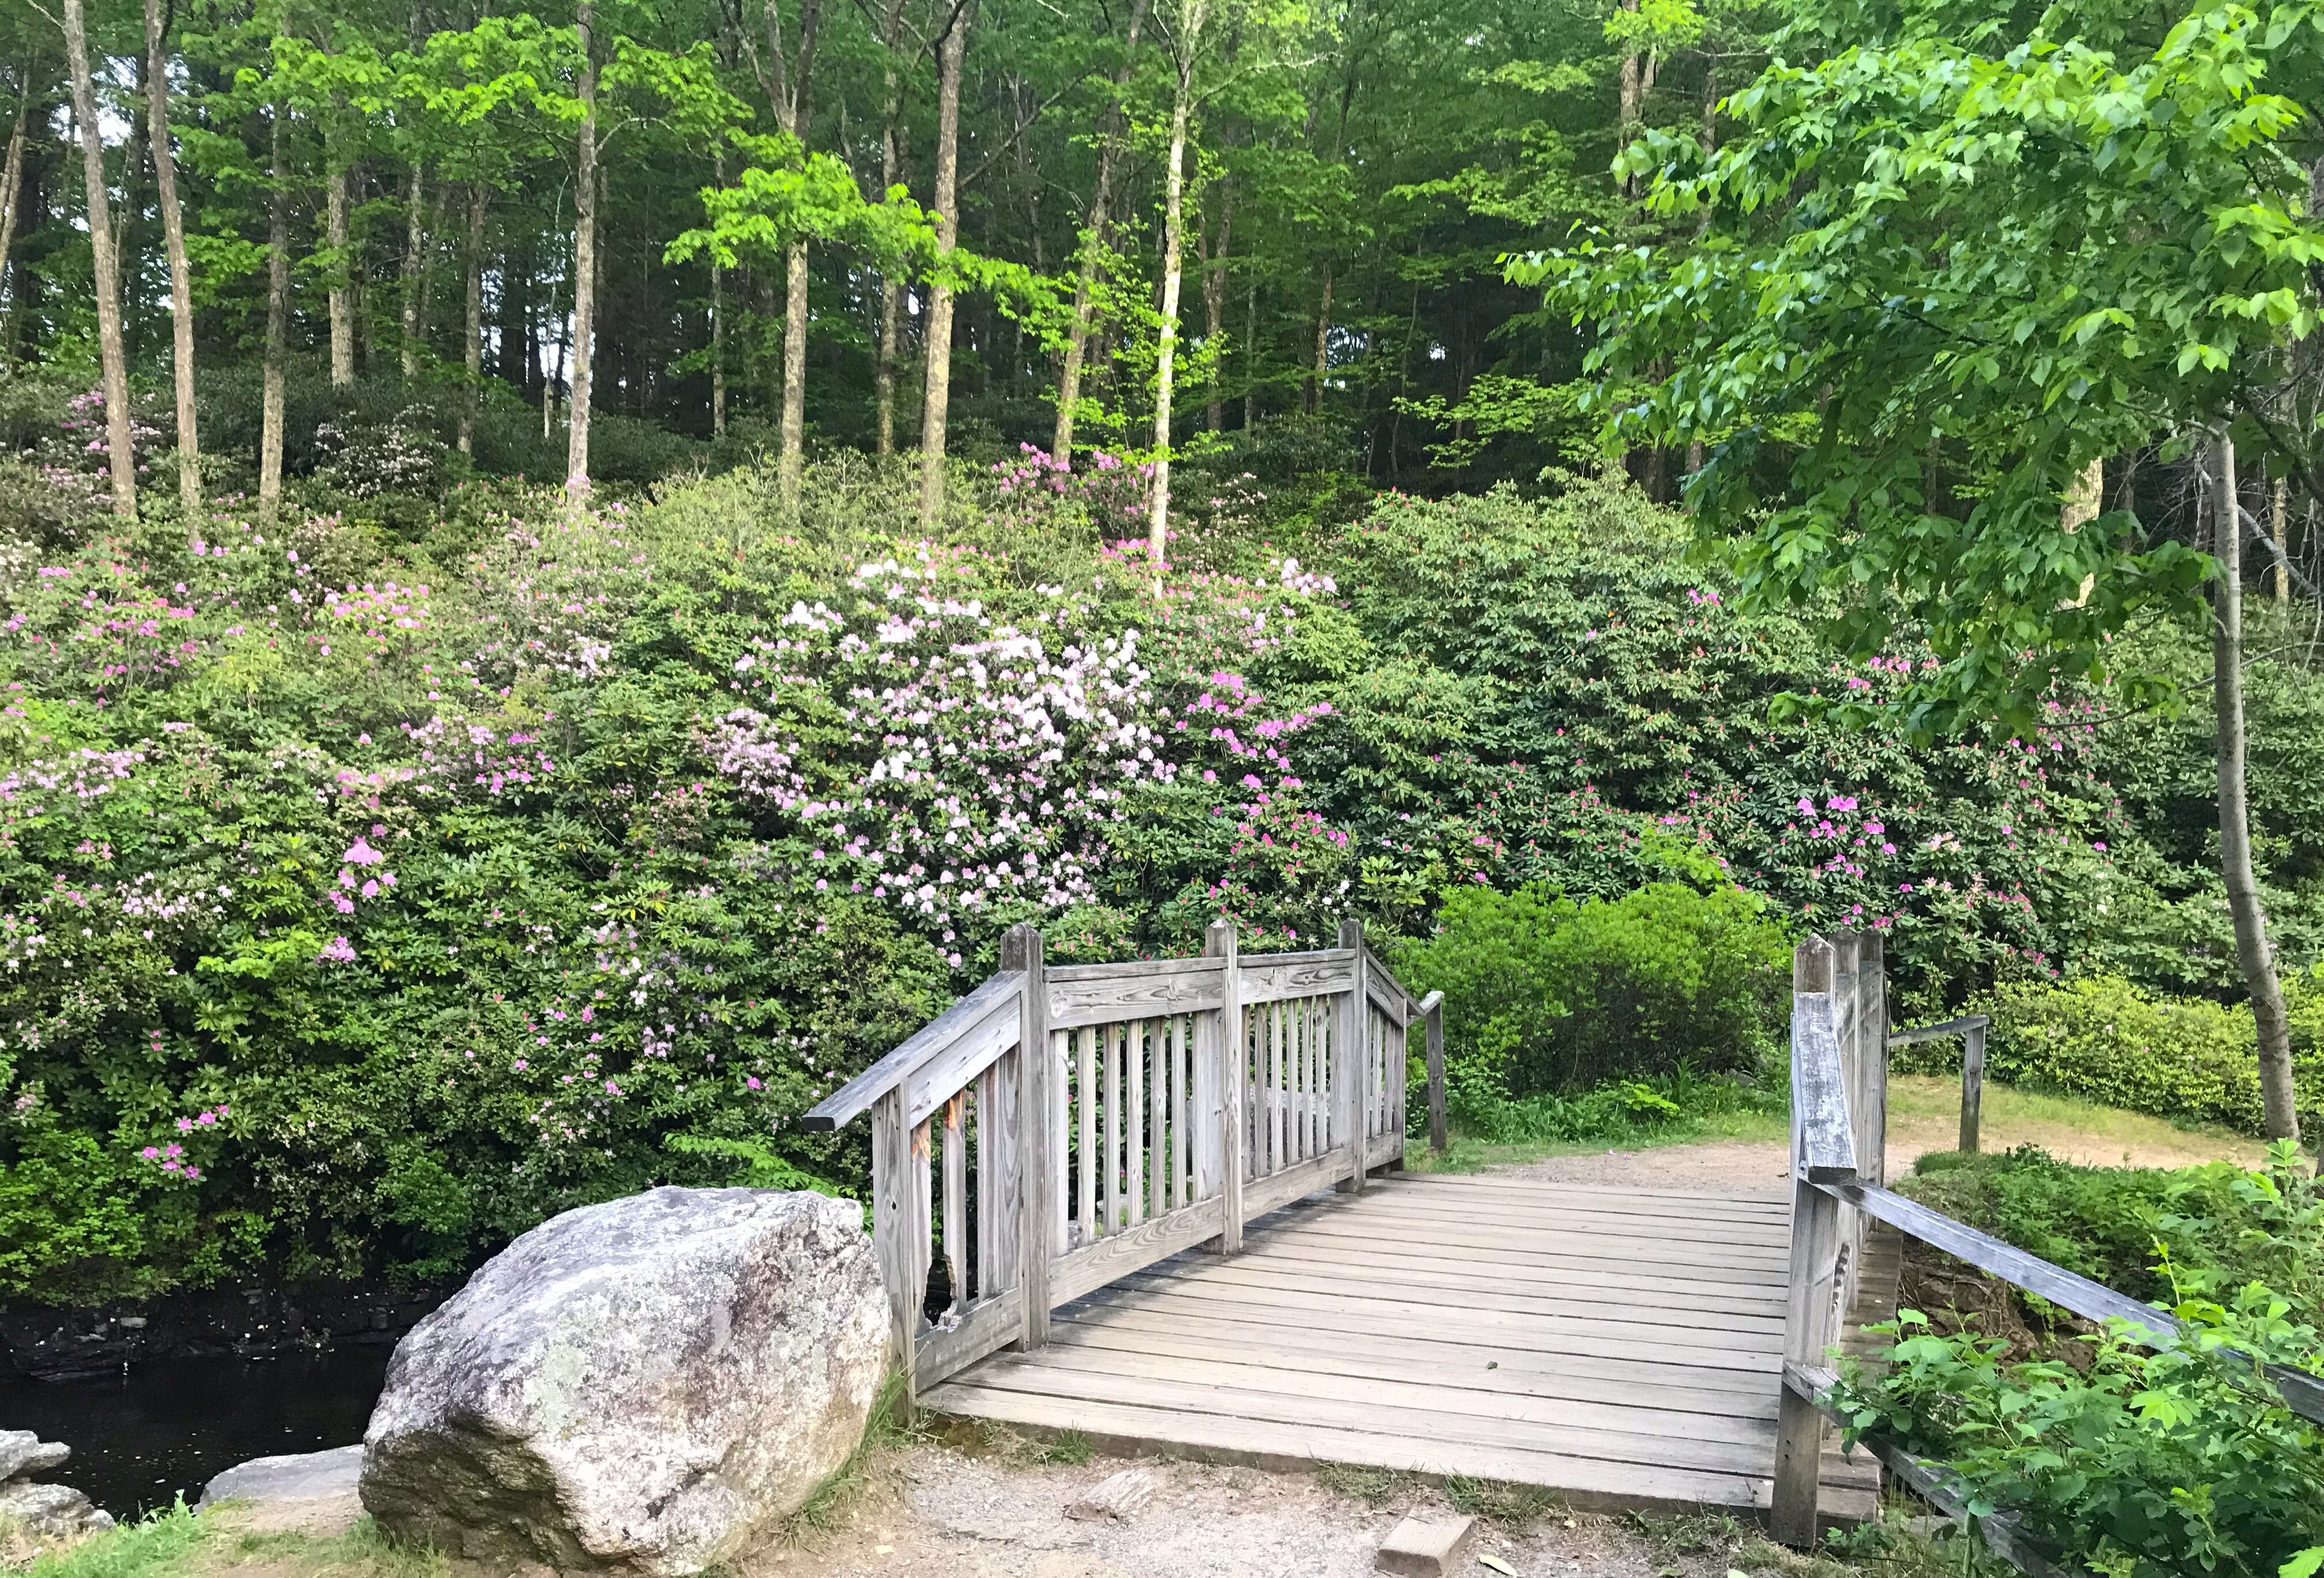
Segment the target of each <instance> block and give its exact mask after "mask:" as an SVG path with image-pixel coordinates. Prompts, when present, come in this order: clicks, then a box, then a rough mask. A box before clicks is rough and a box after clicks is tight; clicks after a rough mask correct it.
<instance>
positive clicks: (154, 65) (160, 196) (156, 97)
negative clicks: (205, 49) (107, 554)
mask: <svg viewBox="0 0 2324 1578" xmlns="http://www.w3.org/2000/svg"><path fill="white" fill-rule="evenodd" d="M161 34H162V27H161V0H145V103H146V107H147V112H148V115H149V127H148V137H149V140H150V141H151V142H152V153H153V201H154V205H155V206H156V207H158V208H160V209H161V244H162V246H163V248H164V249H165V250H166V251H167V253H168V254H169V263H170V334H171V341H170V348H171V373H172V374H173V377H174V380H175V383H176V385H177V397H178V499H179V502H180V503H182V504H184V505H185V507H186V512H187V513H188V514H189V515H190V514H192V513H193V512H196V511H198V510H199V509H200V508H201V506H202V447H201V441H200V438H199V437H198V434H197V432H196V427H195V412H194V285H193V268H192V265H191V263H189V261H188V259H187V256H186V217H185V213H184V210H183V209H181V208H180V207H179V206H178V159H177V155H176V154H175V153H174V152H171V147H170V71H169V60H168V57H167V55H166V54H165V53H164V47H165V46H164V42H163V39H162V36H161Z"/></svg>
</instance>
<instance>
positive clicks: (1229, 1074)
mask: <svg viewBox="0 0 2324 1578" xmlns="http://www.w3.org/2000/svg"><path fill="white" fill-rule="evenodd" d="M1203 953H1205V954H1207V955H1213V956H1214V957H1217V958H1222V959H1223V960H1225V961H1226V970H1225V979H1226V984H1225V989H1224V1001H1222V1004H1221V1006H1220V1009H1219V1011H1218V1014H1217V1016H1216V1020H1215V1023H1216V1024H1217V1026H1218V1029H1217V1031H1216V1032H1215V1033H1214V1034H1213V1036H1212V1037H1211V1050H1212V1055H1211V1056H1210V1057H1205V1058H1203V1059H1201V1060H1200V1061H1199V1062H1198V1063H1197V1065H1196V1066H1197V1067H1198V1068H1203V1069H1204V1070H1205V1072H1204V1073H1203V1075H1202V1077H1203V1078H1204V1079H1206V1080H1208V1081H1210V1082H1211V1085H1210V1088H1211V1091H1213V1092H1215V1093H1216V1101H1215V1103H1213V1101H1212V1100H1211V1099H1209V1097H1208V1096H1207V1095H1206V1097H1205V1100H1204V1103H1203V1106H1204V1109H1205V1110H1204V1112H1203V1118H1202V1123H1201V1128H1200V1130H1199V1131H1200V1132H1202V1133H1203V1137H1204V1141H1205V1143H1208V1142H1209V1137H1210V1136H1211V1135H1213V1134H1215V1135H1216V1136H1217V1137H1218V1144H1219V1148H1220V1154H1219V1156H1218V1158H1217V1161H1218V1167H1217V1169H1216V1171H1215V1172H1214V1173H1213V1174H1212V1175H1211V1177H1210V1178H1208V1179H1206V1180H1205V1186H1204V1189H1203V1193H1204V1194H1205V1195H1208V1194H1210V1193H1211V1192H1212V1188H1213V1186H1214V1187H1215V1188H1216V1191H1217V1193H1218V1195H1219V1199H1220V1202H1221V1204H1220V1221H1219V1250H1220V1252H1221V1253H1222V1254H1230V1255H1231V1254H1233V1253H1234V1252H1235V1251H1237V1250H1240V1249H1241V1248H1242V1179H1243V1097H1242V1093H1243V1088H1244V1084H1245V1082H1246V1075H1245V1073H1244V1070H1245V1069H1246V1068H1247V1067H1248V1066H1249V1059H1248V1057H1247V1055H1246V1054H1245V1052H1244V1050H1243V1038H1242V982H1241V980H1240V969H1241V966H1240V962H1239V960H1238V959H1237V957H1236V947H1235V930H1234V923H1233V922H1232V921H1231V920H1221V921H1217V922H1214V923H1213V925H1212V927H1211V928H1210V931H1209V932H1208V934H1207V935H1206V936H1205V937H1203ZM1213 1113H1215V1114H1216V1116H1215V1117H1213Z"/></svg>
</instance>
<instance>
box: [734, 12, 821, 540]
mask: <svg viewBox="0 0 2324 1578" xmlns="http://www.w3.org/2000/svg"><path fill="white" fill-rule="evenodd" d="M822 24H823V5H822V0H799V8H798V37H797V39H796V40H795V41H786V40H785V38H784V36H783V20H782V8H781V5H780V0H766V31H767V49H766V52H765V54H764V55H761V54H760V53H759V52H758V51H757V50H756V48H755V47H753V48H752V51H751V52H752V62H753V64H754V65H756V66H757V68H758V72H759V80H760V85H761V87H762V88H765V90H766V94H767V99H768V102H769V103H770V105H772V106H773V107H774V112H775V125H777V126H778V127H779V128H780V129H781V131H782V133H783V134H784V135H785V136H786V137H788V138H790V139H791V140H792V141H793V142H795V143H798V146H799V150H800V152H801V154H802V155H804V154H805V152H806V148H807V123H808V120H809V118H810V117H811V115H812V113H813V99H812V97H811V91H812V88H813V86H814V72H815V47H816V34H817V32H819V31H820V30H821V27H822ZM746 42H747V41H746ZM781 434H782V437H781V449H780V451H779V457H778V458H777V461H776V472H775V475H776V489H777V493H778V494H779V498H780V500H781V503H782V509H783V513H784V514H785V515H786V516H788V517H790V518H793V519H796V518H797V517H798V502H799V478H800V473H801V469H802V467H803V466H804V465H805V457H806V452H807V236H806V235H804V234H800V235H793V236H792V237H791V238H790V241H789V243H788V245H786V246H785V247H784V248H783V405H782V425H781Z"/></svg>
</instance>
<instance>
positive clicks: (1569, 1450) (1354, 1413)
mask: <svg viewBox="0 0 2324 1578" xmlns="http://www.w3.org/2000/svg"><path fill="white" fill-rule="evenodd" d="M1270 1374H1271V1375H1272V1376H1273V1377H1274V1378H1277V1379H1278V1380H1287V1378H1294V1377H1296V1371H1287V1370H1277V1371H1272V1372H1270ZM974 1384H975V1385H976V1386H978V1387H979V1388H982V1389H990V1390H1006V1391H1016V1392H1031V1393H1034V1394H1036V1395H1037V1396H1041V1397H1051V1398H1084V1397H1097V1398H1103V1399H1104V1400H1105V1401H1107V1402H1115V1403H1129V1404H1130V1405H1132V1406H1135V1407H1157V1408H1168V1409H1170V1410H1172V1411H1173V1412H1181V1413H1190V1414H1205V1415H1210V1416H1213V1417H1221V1418H1229V1419H1234V1420H1237V1421H1240V1422H1243V1423H1259V1424H1275V1425H1299V1426H1315V1425H1321V1426H1330V1427H1333V1428H1338V1429H1342V1430H1363V1431H1369V1432H1373V1433H1376V1434H1379V1435H1421V1436H1425V1437H1427V1438H1428V1439H1430V1440H1434V1441H1446V1442H1468V1443H1473V1444H1477V1445H1480V1446H1516V1447H1521V1448H1525V1449H1527V1450H1530V1451H1535V1452H1552V1453H1561V1454H1566V1455H1571V1456H1574V1457H1583V1458H1594V1459H1599V1460H1601V1461H1605V1462H1609V1463H1628V1464H1634V1465H1641V1466H1649V1467H1663V1468H1683V1469H1694V1470H1698V1471H1707V1472H1718V1473H1731V1474H1738V1475H1748V1474H1751V1473H1752V1472H1755V1471H1757V1470H1758V1469H1760V1468H1761V1467H1763V1466H1764V1465H1765V1463H1766V1447H1765V1445H1764V1444H1762V1443H1758V1442H1749V1443H1738V1442H1732V1441H1716V1440H1706V1439H1704V1438H1702V1437H1701V1436H1692V1437H1688V1436H1680V1435H1648V1434H1646V1433H1643V1432H1639V1431H1635V1430H1623V1429H1618V1428H1611V1427H1609V1428H1597V1427H1592V1426H1578V1425H1561V1424H1545V1423H1537V1422H1535V1421H1531V1420H1525V1419H1518V1418H1514V1417H1506V1416H1504V1417H1478V1416H1477V1415H1474V1414H1471V1413H1468V1412H1464V1411H1440V1410H1435V1409H1430V1408H1424V1407H1414V1406H1410V1405H1406V1404H1398V1403H1392V1402H1388V1401H1386V1400H1380V1401H1372V1400H1367V1399H1364V1398H1355V1399H1346V1398H1338V1397H1333V1396H1330V1395H1323V1396H1318V1395H1314V1392H1315V1391H1318V1390H1321V1391H1325V1392H1328V1391H1329V1390H1330V1389H1331V1383H1330V1382H1329V1381H1328V1380H1326V1381H1323V1382H1322V1383H1321V1384H1320V1385H1319V1386H1318V1387H1316V1388H1314V1389H1311V1390H1309V1391H1307V1392H1305V1393H1297V1392H1289V1391H1277V1390H1272V1389H1268V1390H1261V1389H1257V1388H1251V1387H1240V1386H1233V1385H1223V1384H1221V1383H1219V1382H1217V1381H1215V1380H1202V1381H1185V1380H1167V1379H1162V1380H1149V1379H1146V1378H1142V1377H1136V1376H1129V1375H1122V1374H1118V1373H1116V1374H1107V1375H1103V1376H1097V1375H1092V1374H1088V1373H1083V1372H1076V1371H1074V1370H1068V1369H1064V1368H1061V1367H1059V1365H1058V1364H1057V1363H1056V1361H1055V1360H1054V1359H1053V1358H1051V1357H1049V1356H1044V1355H1033V1354H1015V1353H1009V1354H1003V1355H1001V1356H1000V1357H999V1358H997V1359H995V1360H994V1361H992V1362H991V1363H990V1364H986V1365H984V1366H982V1367H981V1368H980V1369H979V1370H977V1372H976V1375H975V1378H974ZM1374 1384H1375V1385H1377V1386H1378V1387H1379V1388H1380V1389H1382V1390H1383V1391H1387V1390H1389V1389H1391V1387H1390V1383H1388V1382H1384V1381H1383V1382H1377V1383H1374Z"/></svg>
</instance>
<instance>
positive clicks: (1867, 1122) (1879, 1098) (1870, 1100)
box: [1856, 931, 1888, 1184]
mask: <svg viewBox="0 0 2324 1578" xmlns="http://www.w3.org/2000/svg"><path fill="white" fill-rule="evenodd" d="M1857 950H1858V951H1857V959H1856V981H1857V989H1858V998H1859V1000H1860V1001H1858V1005H1857V1010H1856V1013H1857V1020H1856V1022H1857V1026H1858V1030H1857V1057H1858V1066H1860V1067H1861V1069H1862V1071H1863V1081H1862V1083H1861V1084H1859V1085H1858V1094H1859V1096H1860V1098H1861V1099H1860V1100H1859V1102H1858V1105H1857V1109H1856V1112H1857V1125H1856V1176H1857V1177H1858V1178H1860V1179H1862V1180H1863V1181H1864V1182H1866V1183H1867V1184H1886V1182H1887V1181H1888V947H1887V939H1886V937H1885V936H1884V935H1883V934H1882V933H1880V932H1878V931H1867V932H1860V933H1858V937H1857Z"/></svg>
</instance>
